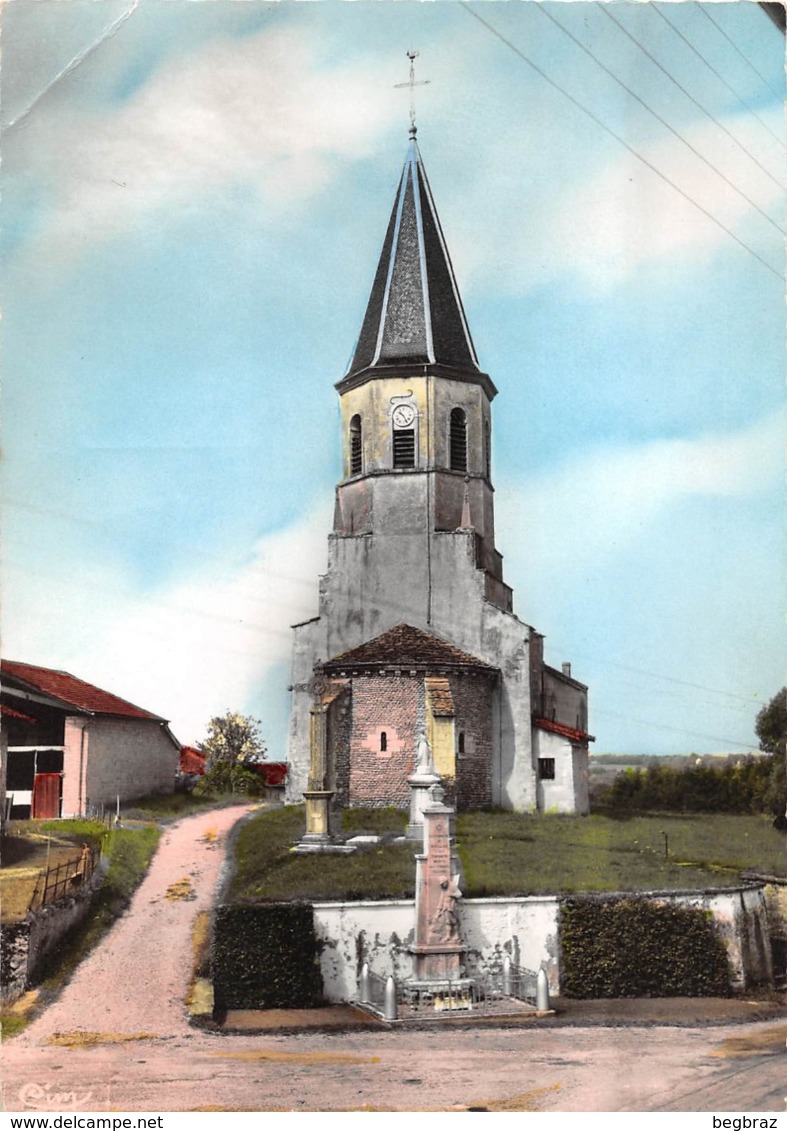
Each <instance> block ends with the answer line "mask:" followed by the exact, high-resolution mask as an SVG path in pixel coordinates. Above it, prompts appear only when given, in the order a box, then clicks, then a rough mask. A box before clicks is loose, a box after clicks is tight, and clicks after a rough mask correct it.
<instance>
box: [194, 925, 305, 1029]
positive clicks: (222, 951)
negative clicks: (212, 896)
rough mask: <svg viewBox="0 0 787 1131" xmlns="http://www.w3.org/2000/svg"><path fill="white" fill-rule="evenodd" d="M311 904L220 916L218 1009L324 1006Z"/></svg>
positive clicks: (215, 985) (216, 965) (213, 969)
mask: <svg viewBox="0 0 787 1131" xmlns="http://www.w3.org/2000/svg"><path fill="white" fill-rule="evenodd" d="M317 955H318V946H317V938H316V936H315V933H314V914H313V911H312V907H311V904H308V903H268V904H261V905H259V906H248V905H242V904H234V905H229V906H225V907H220V908H219V909H218V911H217V913H216V927H215V934H214V940H213V958H212V963H211V972H212V975H213V1000H214V1003H215V1008H216V1009H217V1010H220V1011H223V1010H226V1009H310V1008H313V1007H315V1006H318V1005H321V1004H322V1003H323V996H322V977H321V974H320V968H319V964H318V960H317Z"/></svg>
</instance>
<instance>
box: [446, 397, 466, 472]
mask: <svg viewBox="0 0 787 1131" xmlns="http://www.w3.org/2000/svg"><path fill="white" fill-rule="evenodd" d="M449 446H450V454H451V470H452V471H467V417H466V416H465V410H464V409H463V408H452V409H451V435H450V440H449Z"/></svg>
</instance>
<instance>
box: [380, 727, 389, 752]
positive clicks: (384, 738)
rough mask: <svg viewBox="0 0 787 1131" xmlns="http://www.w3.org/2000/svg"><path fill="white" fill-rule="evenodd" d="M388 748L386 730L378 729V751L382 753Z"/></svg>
mask: <svg viewBox="0 0 787 1131" xmlns="http://www.w3.org/2000/svg"><path fill="white" fill-rule="evenodd" d="M387 749H388V734H387V733H386V731H384V730H381V731H380V753H381V754H384V753H385V752H386V750H387Z"/></svg>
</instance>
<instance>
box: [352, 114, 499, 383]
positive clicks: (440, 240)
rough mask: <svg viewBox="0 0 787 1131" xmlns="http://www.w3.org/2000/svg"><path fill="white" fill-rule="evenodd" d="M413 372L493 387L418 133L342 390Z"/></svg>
mask: <svg viewBox="0 0 787 1131" xmlns="http://www.w3.org/2000/svg"><path fill="white" fill-rule="evenodd" d="M414 366H417V367H418V370H419V371H420V372H421V373H427V372H430V371H431V372H440V373H443V374H446V370H449V371H452V372H451V376H453V377H455V378H458V379H460V380H461V379H465V380H470V381H474V382H478V381H479V378H481V380H482V381H483V383H484V384H486V383H487V382H489V378H488V377H486V375H485V374H482V373H481V370H480V367H479V365H478V358H477V356H476V352H475V348H474V346H473V340H472V338H471V336H470V330H469V328H468V325H467V319H466V318H465V313H464V309H463V307H462V300H461V298H460V297H459V288H458V287H457V285H456V278H455V276H454V271H453V267H452V266H451V259H450V256H449V254H448V248H447V246H446V242H445V238H444V236H443V232H442V229H441V227H440V221H439V219H438V217H437V211H436V209H435V205H434V200H433V198H432V193H431V191H430V188H429V182H428V180H427V178H426V173H425V171H424V167H423V161H422V159H421V154H420V151H419V149H418V144H417V142H416V140H415V130H414V129H413V130H411V136H410V143H409V146H408V150H407V156H406V158H405V163H404V170H403V172H402V177H401V180H400V182H399V187H398V190H397V193H396V199H395V201H394V206H393V211H392V213H391V219H390V222H389V224H388V230H387V232H386V236H385V241H384V243H383V249H382V254H381V255H380V261H379V263H378V266H377V272H376V274H375V277H374V283H373V285H372V291H371V295H370V297H369V303H368V306H367V308H366V315H365V317H364V320H363V324H362V327H361V333H360V336H359V339H358V343H357V346H356V348H355V353H354V355H353V359H352V362H351V364H350V368H349V370H348V371H347V374H346V376H345V377H344V379H343V380H342V381H341V382H340V383H339V388H340V389H341V388H342V387H343V386H346V385H350V384H353V385H354V384H357V383H358V380H359V379H361V380H365V379H368V378H370V377H375V376H384V375H385V376H387V375H389V374H392V373H393V372H395V371H396V370H399V369H402V368H403V367H406V368H407V369H408V370H409V371H411V372H412V370H413V367H414ZM446 375H448V374H446ZM489 384H490V385H491V382H489ZM493 395H494V394H493Z"/></svg>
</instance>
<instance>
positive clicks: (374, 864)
mask: <svg viewBox="0 0 787 1131" xmlns="http://www.w3.org/2000/svg"><path fill="white" fill-rule="evenodd" d="M345 817H346V823H347V826H348V827H347V828H346V829H344V830H343V831H344V832H345V833H346V834H349V835H350V836H353V835H355V834H360V833H364V832H368V833H374V834H376V835H383V834H391V835H397V836H401V835H402V834H403V832H404V826H405V823H406V821H407V816H406V814H405V813H402V812H400V811H399V810H397V809H380V810H347V811H346V814H345ZM303 829H304V810H303V806H300V805H295V806H286V807H285V808H283V809H275V810H272V811H271V812H268V813H261V814H260V815H259V817H254V818H252V820H250V821H247V823H246V824H245V825H244V826H243V828H242V829H241V830H240V833H239V834H238V838H237V841H236V842H235V864H236V870H235V874H234V876H233V880H232V883H231V886H230V891H229V895H228V902H233V901H236V900H241V901H244V900H250V901H252V902H262V901H267V900H298V899H302V900H315V899H365V898H366V899H386V898H389V899H396V898H404V897H407V896H410V897H411V896H412V895H413V892H414V890H415V869H414V866H413V845H412V844H404V845H401V844H387V845H384V844H380V845H374V846H372V847H371V848H369V849H367V850H366V851H361V852H356V853H354V854H353V855H351V856H331V855H327V854H322V853H320V854H315V855H303V856H301V855H296V854H295V853H293V852H292V851H291V850H292V847H293V845H294V844H295V842H296V841H297V840H298V839H299V837H300V836H301V834H302V833H303Z"/></svg>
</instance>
